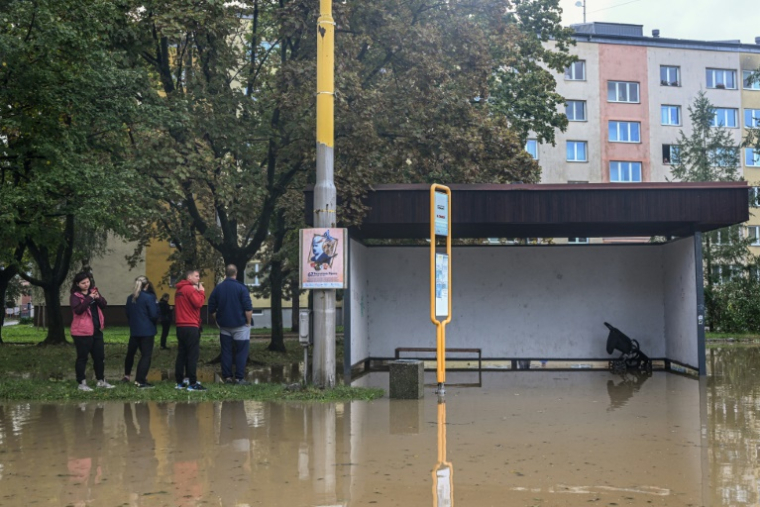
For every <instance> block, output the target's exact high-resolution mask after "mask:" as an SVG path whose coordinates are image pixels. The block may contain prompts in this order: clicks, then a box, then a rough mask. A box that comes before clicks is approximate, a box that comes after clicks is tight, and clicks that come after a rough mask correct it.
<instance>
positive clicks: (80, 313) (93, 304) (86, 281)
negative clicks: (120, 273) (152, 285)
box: [69, 272, 114, 391]
mask: <svg viewBox="0 0 760 507" xmlns="http://www.w3.org/2000/svg"><path fill="white" fill-rule="evenodd" d="M69 305H70V306H71V312H72V313H73V317H72V319H71V337H72V338H73V339H74V345H76V348H77V360H76V363H74V365H75V366H74V369H75V371H76V375H77V389H79V390H80V391H92V388H91V387H89V386H88V385H87V380H86V377H85V369H86V368H87V356H92V365H93V367H94V369H95V378H96V379H97V383H96V384H95V385H96V386H97V387H102V388H105V389H113V387H114V386H112V385H111V384H109V383H108V382H106V378H105V356H106V353H105V345H104V343H103V325H104V323H105V319H104V318H103V311H102V309H103V308H105V307H106V305H108V302H107V301H106V298H104V297H103V296H101V295H100V292H99V291H98V288H97V287H95V286H94V284H93V283H92V276H91V275H90V273H85V272H82V273H78V274H76V275H74V281H73V282H72V284H71V297H70V298H69Z"/></svg>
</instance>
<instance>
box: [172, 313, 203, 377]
mask: <svg viewBox="0 0 760 507" xmlns="http://www.w3.org/2000/svg"><path fill="white" fill-rule="evenodd" d="M200 354H201V330H200V328H198V327H178V328H177V363H176V364H175V366H174V378H175V380H176V381H177V383H178V384H181V383H182V380H184V378H185V377H187V378H188V379H190V384H195V382H196V381H197V380H198V377H197V376H196V369H197V367H198V357H199V356H200Z"/></svg>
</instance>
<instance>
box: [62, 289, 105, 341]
mask: <svg viewBox="0 0 760 507" xmlns="http://www.w3.org/2000/svg"><path fill="white" fill-rule="evenodd" d="M69 303H70V304H71V311H72V313H73V317H74V318H73V319H72V320H71V336H92V335H93V334H95V326H94V325H93V324H92V311H91V310H90V308H91V307H90V303H92V298H91V297H90V296H89V295H87V296H85V295H84V294H82V293H81V292H74V293H73V294H72V295H71V298H70V299H69ZM107 304H108V303H107V302H106V300H105V298H104V297H103V296H100V298H98V304H97V308H98V316H99V317H100V328H101V329H104V328H105V319H103V312H102V311H100V309H101V308H105V306H106V305H107Z"/></svg>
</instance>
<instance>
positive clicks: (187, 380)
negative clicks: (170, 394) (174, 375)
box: [182, 377, 190, 387]
mask: <svg viewBox="0 0 760 507" xmlns="http://www.w3.org/2000/svg"><path fill="white" fill-rule="evenodd" d="M182 385H183V386H185V387H187V386H189V385H190V379H189V378H187V377H185V378H184V379H183V380H182Z"/></svg>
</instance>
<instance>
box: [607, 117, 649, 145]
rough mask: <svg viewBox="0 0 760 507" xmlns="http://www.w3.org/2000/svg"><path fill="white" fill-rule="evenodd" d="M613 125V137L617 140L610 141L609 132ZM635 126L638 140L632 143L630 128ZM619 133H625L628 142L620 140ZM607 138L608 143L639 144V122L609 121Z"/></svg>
mask: <svg viewBox="0 0 760 507" xmlns="http://www.w3.org/2000/svg"><path fill="white" fill-rule="evenodd" d="M613 124H614V127H615V137H616V138H617V139H612V136H611V132H610V130H611V129H612V127H613ZM633 125H637V126H638V138H637V139H636V140H635V141H633V140H631V139H632V137H633V135H632V126H633ZM621 132H627V135H628V140H627V141H626V140H620V137H621V136H620V133H621ZM607 137H608V139H607V140H608V141H609V142H611V143H633V144H636V143H640V142H641V122H638V121H618V120H610V121H609V123H608V127H607Z"/></svg>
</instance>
